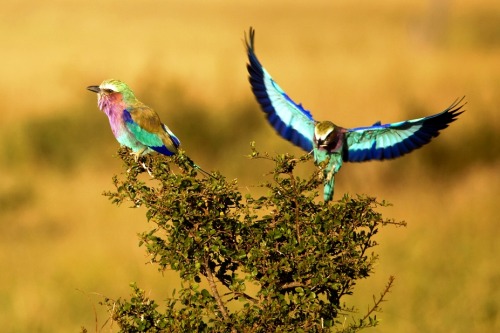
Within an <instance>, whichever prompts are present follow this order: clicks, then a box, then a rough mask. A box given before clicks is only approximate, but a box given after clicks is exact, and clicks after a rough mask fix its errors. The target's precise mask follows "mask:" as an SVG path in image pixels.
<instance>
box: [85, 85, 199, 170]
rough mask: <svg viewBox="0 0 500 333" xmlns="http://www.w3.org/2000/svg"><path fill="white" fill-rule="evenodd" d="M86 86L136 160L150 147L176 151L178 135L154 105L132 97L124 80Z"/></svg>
mask: <svg viewBox="0 0 500 333" xmlns="http://www.w3.org/2000/svg"><path fill="white" fill-rule="evenodd" d="M87 89H88V90H90V91H93V92H95V93H97V105H98V107H99V109H100V110H101V111H103V112H104V113H105V114H106V115H107V116H108V119H109V124H110V125H111V131H112V132H113V134H114V136H115V138H116V140H117V141H118V142H119V143H120V145H122V146H126V147H128V148H130V149H131V150H132V153H133V154H134V155H135V160H136V161H137V160H138V158H139V157H140V156H141V155H144V154H148V153H150V152H152V151H156V152H158V153H161V154H164V155H167V156H171V155H174V154H176V153H177V149H178V148H179V146H180V144H181V143H180V141H179V139H178V138H177V137H176V136H175V135H174V133H173V132H172V131H171V130H170V129H169V128H168V127H167V125H165V124H163V123H162V122H161V120H160V117H159V116H158V114H157V113H156V112H155V111H154V110H153V109H151V108H150V107H148V106H147V105H145V104H144V103H142V102H141V101H139V100H138V99H137V98H136V97H135V95H134V92H133V91H132V90H131V89H130V88H129V86H128V85H127V84H126V83H125V82H122V81H119V80H114V79H110V80H105V81H103V82H102V83H101V84H100V85H99V86H89V87H87ZM190 162H191V164H192V166H193V167H195V168H196V169H199V170H200V171H202V172H203V173H206V172H205V171H203V170H202V169H201V168H200V167H199V166H197V165H196V164H194V163H192V161H190ZM146 170H147V169H146ZM148 172H149V170H148Z"/></svg>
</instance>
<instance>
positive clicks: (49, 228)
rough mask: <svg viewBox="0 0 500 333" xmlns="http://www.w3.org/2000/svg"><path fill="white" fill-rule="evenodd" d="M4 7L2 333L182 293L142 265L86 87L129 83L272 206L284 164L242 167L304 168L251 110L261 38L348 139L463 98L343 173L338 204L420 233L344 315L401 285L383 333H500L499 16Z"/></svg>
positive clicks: (239, 4) (371, 9)
mask: <svg viewBox="0 0 500 333" xmlns="http://www.w3.org/2000/svg"><path fill="white" fill-rule="evenodd" d="M1 7H2V9H1V10H0V42H1V51H0V60H1V61H0V97H1V100H2V102H3V105H4V111H3V112H2V118H1V121H0V140H1V141H0V154H1V155H0V173H1V177H0V265H1V266H0V271H1V272H2V273H1V274H0V323H1V324H0V325H1V327H2V331H4V332H76V331H78V330H79V328H80V327H81V326H82V325H84V326H86V327H87V328H88V329H89V331H90V332H94V331H95V330H96V329H95V327H96V326H97V327H101V326H102V325H103V324H104V323H105V321H106V319H107V314H106V311H105V309H104V308H103V307H100V306H99V305H98V304H97V303H98V302H99V301H100V300H101V298H100V297H99V296H98V295H95V294H94V293H100V294H104V295H106V296H109V297H112V298H117V297H120V296H127V295H128V293H129V291H130V290H129V287H128V284H129V283H130V282H132V281H137V282H138V284H139V286H140V287H141V288H143V289H146V290H148V292H150V293H151V297H153V298H155V299H156V300H158V301H160V302H161V300H162V299H163V298H165V297H167V296H169V295H170V292H171V290H172V289H173V288H174V287H175V281H176V279H175V273H172V272H166V273H165V274H164V276H160V275H159V274H158V273H157V272H156V268H155V267H154V266H151V265H147V266H145V265H144V263H145V262H147V258H146V256H145V253H144V251H143V249H142V248H138V247H137V243H138V240H137V237H136V233H138V232H141V231H143V230H145V229H144V228H145V227H146V226H147V225H146V223H145V221H144V220H145V217H144V211H142V210H131V209H128V208H127V207H125V206H122V207H119V208H117V207H115V206H112V205H111V204H110V203H109V202H108V201H107V199H106V198H104V197H103V196H101V193H102V192H103V191H105V190H110V189H111V176H112V175H113V174H116V173H119V172H120V171H121V166H120V162H119V161H118V160H117V159H116V158H114V157H113V155H114V154H115V151H116V148H117V143H116V141H114V139H113V137H112V135H111V132H110V131H109V128H108V124H107V120H106V118H105V116H104V115H103V114H102V113H101V112H99V111H98V110H97V107H96V98H95V95H93V94H92V93H90V92H88V91H86V90H85V87H86V86H88V85H93V84H99V83H100V82H101V81H102V80H104V79H106V78H117V79H122V80H124V81H126V82H128V83H129V85H130V86H131V87H132V88H133V89H134V90H135V91H136V93H137V95H138V96H139V98H141V99H142V100H143V101H144V102H146V103H147V104H149V105H151V106H152V107H154V108H155V109H156V110H157V111H158V113H159V114H160V116H161V117H162V119H163V120H164V121H165V122H166V123H168V125H169V127H170V128H171V129H172V130H173V131H174V132H175V133H177V134H178V135H179V136H180V138H181V141H182V142H183V145H184V148H185V149H186V150H187V151H188V153H189V155H190V156H191V157H193V159H195V160H196V161H197V162H198V163H199V164H201V165H202V166H203V167H205V168H207V169H218V170H220V171H221V172H223V173H224V174H226V175H227V176H228V177H229V178H238V179H239V184H240V185H241V186H242V189H244V191H249V192H251V193H254V194H255V193H257V191H258V189H256V188H254V187H251V185H254V184H256V183H258V182H259V180H260V179H262V178H263V174H264V173H265V172H266V171H267V170H269V168H270V165H269V164H266V163H265V162H263V161H256V162H249V161H248V160H247V159H246V158H245V157H244V156H243V155H245V154H247V153H249V148H248V143H249V142H250V141H252V140H256V141H257V146H258V147H259V148H261V149H263V150H267V151H269V152H271V153H274V152H280V153H283V152H292V153H295V154H299V153H301V152H300V150H298V149H296V148H294V147H292V145H291V144H289V143H288V142H285V141H284V140H282V139H280V138H279V137H278V136H277V135H275V134H274V132H273V130H272V129H270V128H269V126H268V125H267V123H266V121H265V120H264V117H263V116H262V114H261V112H260V110H259V109H258V107H257V104H256V103H255V101H254V100H253V97H252V95H251V92H250V89H249V85H248V81H247V73H246V69H245V64H246V55H245V52H244V47H243V42H242V40H243V32H244V31H248V27H249V26H250V25H251V26H253V27H255V28H256V31H257V35H256V49H257V54H258V56H259V57H260V59H261V61H262V63H263V64H264V66H265V67H266V68H267V69H268V71H269V72H270V73H271V74H272V75H273V77H274V78H275V79H276V81H277V82H278V83H279V84H280V85H281V86H282V87H283V88H284V89H285V90H286V91H287V92H288V94H289V95H290V96H291V97H292V98H294V99H295V101H297V102H302V103H303V104H304V106H305V107H306V108H308V109H309V110H311V111H312V113H313V114H314V116H315V117H316V118H317V119H330V120H333V121H334V122H336V123H338V124H340V125H343V126H346V127H355V126H364V125H370V124H372V123H374V122H375V121H377V120H382V121H383V122H393V121H400V120H403V119H407V118H416V117H422V116H425V115H429V114H432V113H436V112H438V111H441V110H442V109H444V108H445V107H447V106H448V105H449V104H451V102H452V101H453V100H454V99H455V98H457V97H461V96H463V95H466V96H467V101H468V105H467V112H466V113H465V114H463V115H462V116H460V119H459V120H458V121H457V122H456V123H454V124H452V126H451V127H450V128H449V129H447V130H445V131H444V133H443V135H442V136H440V137H439V138H438V140H436V141H435V142H433V143H432V144H431V145H430V146H428V147H426V148H424V149H422V150H419V151H417V152H414V153H413V154H411V155H410V156H407V157H404V158H402V159H399V160H397V161H392V162H384V163H375V162H374V163H365V164H356V165H345V166H344V168H343V169H342V171H341V172H340V174H339V176H338V180H337V187H336V196H337V198H338V196H340V195H342V194H343V193H344V192H349V193H352V194H354V193H367V194H370V195H373V196H377V197H378V198H380V199H385V200H387V201H389V202H391V203H393V204H394V206H393V207H390V208H388V209H385V210H384V213H385V214H386V216H387V217H394V218H396V219H404V220H406V221H407V222H408V227H407V228H404V229H396V228H387V229H386V230H383V231H382V232H381V234H380V235H379V237H378V241H379V242H380V244H381V245H380V246H379V247H377V248H376V249H375V251H376V252H377V253H379V254H380V261H379V264H378V265H377V267H376V271H375V273H374V274H373V276H372V277H371V278H370V279H368V280H366V281H363V282H362V283H361V284H360V286H359V289H358V292H357V293H356V295H355V296H354V297H351V298H346V299H345V301H346V302H347V303H348V304H355V305H357V306H358V307H359V308H360V309H361V310H362V311H363V310H364V309H365V308H366V307H367V305H368V304H369V303H370V302H371V295H372V294H378V292H379V291H380V290H381V289H382V287H383V286H384V284H385V282H386V281H387V278H388V276H389V275H395V276H396V286H395V287H394V289H393V291H392V293H391V294H390V295H389V301H388V302H387V303H385V304H384V312H383V313H381V314H379V315H378V317H379V318H381V319H382V324H381V326H380V327H379V328H376V329H371V330H367V332H492V331H498V330H499V329H500V312H499V311H500V268H499V267H500V265H499V264H498V263H499V260H500V258H499V256H500V245H499V242H498V234H499V233H498V231H499V223H500V221H499V220H500V219H499V215H500V214H499V213H498V204H499V196H500V190H499V185H500V181H499V176H498V173H499V165H500V164H499V156H500V154H499V150H500V145H499V141H500V138H499V135H498V131H499V130H500V117H499V111H498V105H500V23H499V22H500V2H499V1H496V0H480V1H466V0H461V1H445V0H442V1H438V0H436V1H416V0H410V1H394V0H385V1H376V2H374V1H363V0H356V1H320V0H310V1H298V0H297V1H295V0H293V1H283V0H281V1H250V0H248V1H229V0H219V1H210V2H208V1H201V0H188V1H182V2H181V1H161V2H160V1H152V0H147V1H80V0H78V1H77V0H64V1H63V0H59V1H48V2H44V3H43V4H42V2H40V1H33V0H24V1H11V0H6V1H3V3H2V6H1ZM313 168H314V167H313V165H312V163H311V165H310V166H309V168H308V167H305V168H304V170H302V172H304V174H308V173H309V172H311V171H312V170H313ZM93 306H95V307H96V311H97V312H96V313H94V309H93ZM96 316H97V319H96ZM96 320H97V322H96ZM347 320H349V319H347ZM113 330H116V327H113V328H112V329H111V331H113ZM103 331H104V332H108V331H110V329H109V326H106V327H105V329H103Z"/></svg>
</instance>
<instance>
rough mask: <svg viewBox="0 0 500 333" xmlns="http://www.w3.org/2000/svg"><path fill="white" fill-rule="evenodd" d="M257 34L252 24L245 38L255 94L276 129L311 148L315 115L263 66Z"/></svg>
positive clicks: (287, 138) (289, 138)
mask: <svg viewBox="0 0 500 333" xmlns="http://www.w3.org/2000/svg"><path fill="white" fill-rule="evenodd" d="M254 36H255V31H254V30H253V29H252V28H250V33H249V41H248V40H245V42H246V47H247V54H248V61H249V63H248V64H247V70H248V73H249V75H250V76H249V81H250V84H251V86H252V91H253V94H254V95H255V98H256V99H257V102H259V104H260V106H261V108H262V110H263V111H264V112H265V113H266V116H267V120H268V121H269V123H270V124H271V125H272V126H273V127H274V129H275V130H276V131H277V132H278V133H279V134H280V135H281V136H282V137H283V138H284V139H286V140H288V141H290V142H292V143H293V144H295V145H297V146H299V147H301V148H302V149H304V150H305V151H307V152H310V151H311V150H312V149H313V137H314V119H313V117H312V115H311V113H310V112H309V111H307V110H305V109H304V108H303V107H302V106H301V105H300V104H297V103H295V102H294V101H293V100H292V99H291V98H290V97H288V95H287V94H286V93H285V92H284V91H283V89H281V88H280V86H279V85H278V84H277V83H276V82H275V81H274V80H273V78H272V77H271V75H269V73H268V72H267V71H266V70H265V68H264V67H262V65H261V64H260V62H259V60H258V59H257V56H256V55H255V52H254Z"/></svg>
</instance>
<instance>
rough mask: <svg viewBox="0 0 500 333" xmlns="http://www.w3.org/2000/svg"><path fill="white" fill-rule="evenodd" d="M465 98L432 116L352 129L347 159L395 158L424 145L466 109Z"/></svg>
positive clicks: (345, 151) (349, 130)
mask: <svg viewBox="0 0 500 333" xmlns="http://www.w3.org/2000/svg"><path fill="white" fill-rule="evenodd" d="M462 100H463V98H462V99H460V100H457V101H455V102H454V103H453V104H452V105H450V106H449V107H448V108H447V109H445V110H444V111H443V112H441V113H438V114H435V115H432V116H429V117H423V118H419V119H413V120H407V121H401V122H397V123H392V124H383V125H382V124H380V123H377V124H375V125H373V126H369V127H358V128H352V129H348V131H347V133H346V139H347V147H346V148H347V149H344V156H343V158H344V161H349V162H364V161H369V160H385V159H392V158H397V157H400V156H403V155H405V154H408V153H409V152H411V151H413V150H415V149H418V148H420V147H422V146H423V145H425V144H427V143H429V142H430V141H431V139H432V138H434V137H436V136H438V135H439V132H440V131H441V130H443V129H445V128H446V127H448V125H449V124H450V123H451V122H453V121H455V120H456V118H457V117H458V115H460V114H461V113H462V112H463V111H461V109H462V107H463V106H464V105H465V104H461V105H460V103H461V102H462Z"/></svg>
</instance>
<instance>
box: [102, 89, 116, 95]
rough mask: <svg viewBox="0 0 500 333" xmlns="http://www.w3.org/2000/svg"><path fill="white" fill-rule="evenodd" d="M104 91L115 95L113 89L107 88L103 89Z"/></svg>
mask: <svg viewBox="0 0 500 333" xmlns="http://www.w3.org/2000/svg"><path fill="white" fill-rule="evenodd" d="M103 91H104V92H105V93H106V94H112V93H114V91H113V89H109V88H105V89H103Z"/></svg>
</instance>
